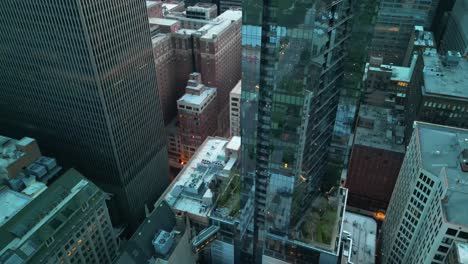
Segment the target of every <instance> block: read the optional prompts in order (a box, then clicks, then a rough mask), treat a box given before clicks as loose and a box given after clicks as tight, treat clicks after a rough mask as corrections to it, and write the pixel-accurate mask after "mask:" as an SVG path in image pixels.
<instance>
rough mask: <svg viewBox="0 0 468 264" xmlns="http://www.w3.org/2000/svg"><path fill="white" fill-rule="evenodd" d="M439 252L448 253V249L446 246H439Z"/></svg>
mask: <svg viewBox="0 0 468 264" xmlns="http://www.w3.org/2000/svg"><path fill="white" fill-rule="evenodd" d="M438 250H439V252H443V253H447V251H448V247H444V246H439V249H438Z"/></svg>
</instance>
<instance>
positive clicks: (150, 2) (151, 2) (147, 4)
mask: <svg viewBox="0 0 468 264" xmlns="http://www.w3.org/2000/svg"><path fill="white" fill-rule="evenodd" d="M159 3H161V1H146V7H147V8H149V7H152V6H155V5H157V4H159Z"/></svg>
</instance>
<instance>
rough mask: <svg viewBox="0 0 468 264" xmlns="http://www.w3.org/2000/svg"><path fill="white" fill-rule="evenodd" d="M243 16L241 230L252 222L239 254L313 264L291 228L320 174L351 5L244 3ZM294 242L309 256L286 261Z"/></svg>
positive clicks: (311, 254)
mask: <svg viewBox="0 0 468 264" xmlns="http://www.w3.org/2000/svg"><path fill="white" fill-rule="evenodd" d="M242 10H243V26H242V27H243V29H242V45H243V51H242V76H243V78H242V103H241V105H242V110H241V111H242V112H241V134H242V158H241V164H242V165H241V166H242V170H241V177H242V183H241V208H243V215H242V217H243V219H241V225H243V224H247V223H249V221H250V219H246V218H249V217H251V215H253V221H254V225H253V226H254V227H253V233H252V241H253V242H252V243H250V244H251V245H253V247H252V246H250V249H249V245H245V247H244V248H243V250H245V252H250V253H253V254H254V257H253V258H254V261H255V262H261V261H262V260H261V259H262V256H267V257H266V258H268V257H273V258H277V259H282V260H285V261H288V262H294V263H318V259H319V258H320V253H318V252H317V251H315V250H313V249H311V248H310V247H309V246H310V244H308V241H305V242H304V241H302V242H298V240H302V238H299V236H300V235H298V234H299V233H300V232H298V231H297V229H296V225H297V224H298V223H299V222H300V221H301V220H300V219H301V218H302V216H303V215H304V212H305V211H306V210H308V207H309V205H310V204H311V203H310V199H311V198H312V197H314V196H316V194H317V193H318V192H319V186H320V181H321V178H322V177H323V175H324V174H325V168H326V164H327V162H326V161H327V153H328V151H327V150H328V147H329V145H330V139H331V135H332V130H333V124H334V122H335V116H336V110H337V105H338V98H339V86H340V85H339V83H340V81H341V79H342V77H343V70H344V68H343V60H344V58H345V57H346V55H347V52H346V40H347V39H349V37H350V33H351V28H350V27H351V19H350V18H351V16H352V15H351V14H352V12H351V1H349V0H348V1H328V0H326V1H315V0H307V1H301V2H290V1H262V0H248V1H244V2H243V9H242ZM243 229H244V228H243V227H242V226H241V231H243ZM246 233H247V234H248V232H246ZM242 234H243V233H242V232H241V238H242V239H243V240H244V242H246V241H249V240H248V239H244V238H243V237H242ZM296 243H302V244H303V245H306V246H305V248H307V249H306V250H305V251H304V252H302V251H301V252H299V251H298V252H295V253H294V254H292V255H291V253H290V252H292V251H294V249H291V247H290V246H289V245H293V244H296ZM246 244H248V242H246ZM301 250H302V249H301ZM296 253H297V255H295V254H296ZM246 255H248V254H246ZM294 256H296V257H297V258H296V257H294ZM263 260H264V261H267V260H266V259H265V257H263Z"/></svg>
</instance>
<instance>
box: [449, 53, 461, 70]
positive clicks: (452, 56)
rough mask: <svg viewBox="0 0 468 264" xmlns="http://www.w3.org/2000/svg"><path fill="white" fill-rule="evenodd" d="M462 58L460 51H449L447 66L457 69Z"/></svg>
mask: <svg viewBox="0 0 468 264" xmlns="http://www.w3.org/2000/svg"><path fill="white" fill-rule="evenodd" d="M461 58H462V56H461V53H460V52H458V51H450V50H449V51H447V56H446V57H445V64H446V65H447V66H449V67H456V66H458V64H459V63H460V60H461Z"/></svg>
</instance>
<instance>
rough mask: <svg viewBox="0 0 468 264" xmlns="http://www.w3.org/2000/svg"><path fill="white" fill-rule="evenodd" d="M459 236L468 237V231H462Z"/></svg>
mask: <svg viewBox="0 0 468 264" xmlns="http://www.w3.org/2000/svg"><path fill="white" fill-rule="evenodd" d="M458 237H459V238H463V239H468V233H467V232H463V231H460V234H458Z"/></svg>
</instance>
